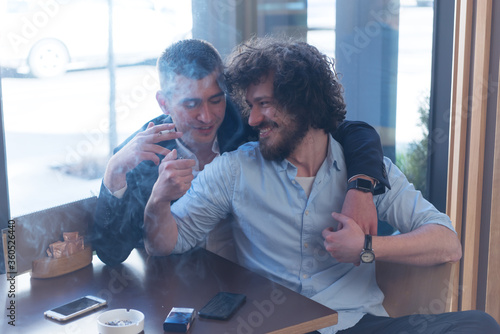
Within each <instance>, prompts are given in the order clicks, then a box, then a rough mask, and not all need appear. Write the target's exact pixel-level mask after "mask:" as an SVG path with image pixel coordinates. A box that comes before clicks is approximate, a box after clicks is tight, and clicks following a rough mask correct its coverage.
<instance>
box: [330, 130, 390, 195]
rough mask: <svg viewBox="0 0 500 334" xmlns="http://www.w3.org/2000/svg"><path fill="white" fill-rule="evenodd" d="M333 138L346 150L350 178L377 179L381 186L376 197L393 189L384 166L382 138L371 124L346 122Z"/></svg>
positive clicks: (376, 189) (376, 191)
mask: <svg viewBox="0 0 500 334" xmlns="http://www.w3.org/2000/svg"><path fill="white" fill-rule="evenodd" d="M333 137H334V138H335V140H337V141H338V142H339V143H340V145H342V147H343V149H344V156H345V161H346V166H347V176H348V178H351V177H353V176H354V175H358V174H364V175H367V176H370V177H372V178H374V179H376V180H377V181H378V182H379V184H378V185H377V187H376V188H375V195H377V194H381V193H383V192H385V187H387V188H389V189H390V188H391V186H390V184H389V180H388V179H387V172H386V170H385V165H384V161H383V158H384V153H383V150H382V144H381V142H380V136H379V135H378V133H377V131H376V130H375V129H374V128H373V127H372V126H371V125H369V124H367V123H365V122H360V121H344V122H343V123H342V124H340V125H339V127H338V128H337V131H336V132H335V133H334V135H333Z"/></svg>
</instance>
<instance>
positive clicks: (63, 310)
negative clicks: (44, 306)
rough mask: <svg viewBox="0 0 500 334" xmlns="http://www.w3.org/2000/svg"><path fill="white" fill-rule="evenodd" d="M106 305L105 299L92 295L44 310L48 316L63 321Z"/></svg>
mask: <svg viewBox="0 0 500 334" xmlns="http://www.w3.org/2000/svg"><path fill="white" fill-rule="evenodd" d="M103 305H106V301H105V300H103V299H100V298H97V297H94V296H85V297H81V298H78V299H76V300H73V301H71V302H69V303H67V304H64V305H62V306H58V307H56V308H53V309H51V310H50V311H47V312H45V315H46V316H47V317H49V318H53V319H56V320H59V321H65V320H68V319H70V318H73V317H75V316H77V315H80V314H83V313H85V312H88V311H91V310H93V309H96V308H98V307H100V306H103Z"/></svg>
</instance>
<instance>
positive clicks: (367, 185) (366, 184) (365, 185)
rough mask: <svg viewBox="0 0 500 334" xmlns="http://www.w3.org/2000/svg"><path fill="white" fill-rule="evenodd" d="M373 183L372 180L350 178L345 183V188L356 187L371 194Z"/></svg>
mask: <svg viewBox="0 0 500 334" xmlns="http://www.w3.org/2000/svg"><path fill="white" fill-rule="evenodd" d="M373 188H374V187H373V183H372V181H369V180H366V179H361V178H358V179H356V180H352V181H351V182H349V183H348V184H347V190H349V189H357V190H360V191H362V192H365V193H368V192H370V193H372V194H373Z"/></svg>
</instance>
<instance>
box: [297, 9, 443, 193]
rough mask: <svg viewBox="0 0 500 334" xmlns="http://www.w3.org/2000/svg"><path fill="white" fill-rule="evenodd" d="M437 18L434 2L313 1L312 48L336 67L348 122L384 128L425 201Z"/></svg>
mask: <svg viewBox="0 0 500 334" xmlns="http://www.w3.org/2000/svg"><path fill="white" fill-rule="evenodd" d="M339 11H340V12H339ZM433 15H434V10H433V1H429V0H426V1H420V0H419V1H416V0H401V1H391V0H386V1H376V2H375V1H369V0H356V1H352V0H337V1H328V0H309V1H308V12H307V25H308V32H307V41H308V42H309V43H311V44H313V45H316V46H317V47H318V48H319V49H320V50H321V51H322V52H323V53H325V54H327V55H329V56H332V57H334V58H336V60H337V70H338V71H339V73H340V75H341V78H342V81H343V84H344V87H345V90H346V92H345V94H346V99H347V104H348V105H347V111H348V112H347V118H348V119H356V120H363V121H367V122H369V123H370V124H372V125H373V126H375V127H376V128H377V130H378V131H379V133H380V135H381V138H382V140H383V144H384V149H385V154H386V155H387V156H388V157H390V158H391V159H393V161H395V162H396V164H397V165H398V166H399V167H400V168H401V169H402V170H403V172H405V174H406V175H407V177H408V178H409V180H410V181H411V182H413V183H414V185H415V187H416V188H417V189H419V190H421V191H422V192H423V193H424V196H425V194H426V190H427V187H426V184H425V182H426V172H427V134H428V124H427V122H428V112H429V96H430V83H431V61H432V34H433ZM339 17H340V19H341V21H340V22H336V19H338V18H339ZM353 91H354V92H355V93H353ZM384 99H385V100H384Z"/></svg>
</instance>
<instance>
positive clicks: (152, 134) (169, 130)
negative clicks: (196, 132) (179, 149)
mask: <svg viewBox="0 0 500 334" xmlns="http://www.w3.org/2000/svg"><path fill="white" fill-rule="evenodd" d="M138 136H140V137H143V138H144V140H145V141H147V142H150V143H159V142H162V141H165V140H172V139H176V138H180V137H181V136H182V132H178V131H175V124H173V123H165V124H159V125H154V123H153V122H150V123H149V124H148V126H147V128H146V130H144V131H143V132H141V133H139V134H138Z"/></svg>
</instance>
